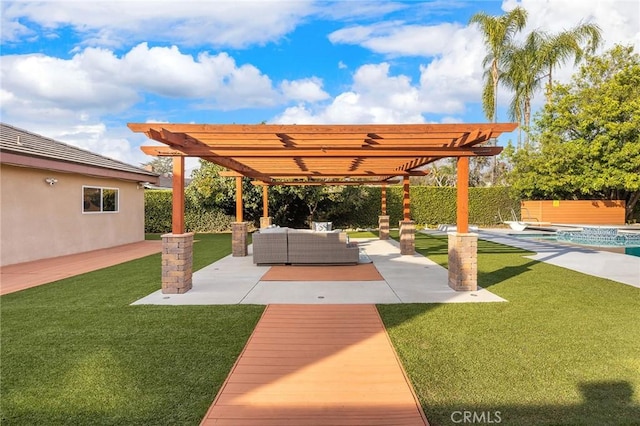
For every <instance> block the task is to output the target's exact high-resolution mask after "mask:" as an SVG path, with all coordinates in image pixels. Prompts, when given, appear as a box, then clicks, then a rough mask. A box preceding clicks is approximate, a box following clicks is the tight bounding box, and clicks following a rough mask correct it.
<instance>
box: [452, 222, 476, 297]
mask: <svg viewBox="0 0 640 426" xmlns="http://www.w3.org/2000/svg"><path fill="white" fill-rule="evenodd" d="M449 287H451V288H452V289H454V290H455V291H476V290H477V289H478V234H469V233H458V232H450V233H449Z"/></svg>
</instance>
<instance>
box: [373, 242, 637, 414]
mask: <svg viewBox="0 0 640 426" xmlns="http://www.w3.org/2000/svg"><path fill="white" fill-rule="evenodd" d="M395 236H396V237H397V233H396V235H395ZM416 249H417V250H418V251H419V252H420V253H422V254H424V255H426V256H429V257H430V258H431V259H432V260H434V261H436V262H438V263H440V264H441V265H443V266H446V263H447V240H446V236H445V237H442V238H440V237H432V236H426V235H424V234H416ZM530 254H532V253H528V252H525V251H522V250H519V249H516V248H511V247H507V246H503V245H499V244H494V243H489V242H486V241H482V240H480V241H479V243H478V268H479V272H478V282H479V285H480V286H482V287H485V288H489V289H490V290H491V291H492V292H494V293H495V294H497V295H499V296H502V297H503V298H505V299H507V300H508V301H509V302H508V303H478V304H412V305H380V306H379V307H378V308H379V310H380V313H381V315H382V317H383V320H384V322H385V324H386V325H387V328H388V330H389V334H390V336H391V339H392V341H393V342H394V345H395V346H396V349H397V351H398V353H399V355H400V357H401V359H402V360H403V363H404V366H405V368H406V370H407V373H408V375H409V377H410V378H411V380H412V382H413V384H414V387H415V390H416V393H417V395H418V397H419V399H420V401H421V403H422V405H423V408H424V410H425V412H426V414H427V417H428V419H429V420H430V422H431V423H432V424H434V425H446V424H460V422H459V420H460V419H461V418H462V417H461V416H462V414H459V413H456V414H453V413H454V412H459V411H465V410H466V411H472V412H473V411H475V412H476V413H478V415H481V413H483V412H484V413H485V414H484V415H485V420H488V419H489V417H488V414H487V413H491V415H492V416H493V420H494V423H496V420H497V417H496V414H495V412H496V411H499V412H500V414H499V417H500V420H501V421H502V424H509V425H528V424H536V425H538V424H548V425H552V424H553V425H569V424H570V425H631V424H636V425H637V424H640V290H639V289H637V288H633V287H631V286H628V285H623V284H618V283H615V282H612V281H608V280H604V279H600V278H595V277H592V276H588V275H584V274H580V273H578V272H573V271H569V270H567V269H563V268H559V267H556V266H553V265H549V264H544V263H540V262H535V261H532V260H530V259H526V258H524V257H523V256H526V255H530ZM639 273H640V271H639ZM452 414H453V419H452V417H451V416H452ZM452 420H455V421H458V423H454V421H452Z"/></svg>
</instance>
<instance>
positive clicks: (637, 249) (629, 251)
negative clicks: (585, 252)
mask: <svg viewBox="0 0 640 426" xmlns="http://www.w3.org/2000/svg"><path fill="white" fill-rule="evenodd" d="M507 235H509V236H510V237H514V238H521V239H527V240H540V241H554V242H559V243H562V244H568V245H573V246H576V247H591V248H596V249H604V250H611V249H616V250H614V251H616V252H617V253H624V254H626V255H629V256H637V257H640V246H636V245H634V246H630V247H625V246H620V245H598V244H588V243H581V244H576V243H572V242H571V241H563V240H558V237H557V236H556V235H555V234H552V233H540V234H534V233H530V234H507ZM623 250H624V251H623Z"/></svg>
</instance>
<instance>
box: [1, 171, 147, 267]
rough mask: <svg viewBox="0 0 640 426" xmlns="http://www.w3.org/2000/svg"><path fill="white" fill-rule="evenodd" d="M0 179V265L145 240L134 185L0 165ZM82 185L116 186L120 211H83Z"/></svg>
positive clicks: (138, 192) (139, 198)
mask: <svg viewBox="0 0 640 426" xmlns="http://www.w3.org/2000/svg"><path fill="white" fill-rule="evenodd" d="M51 177H52V178H55V179H57V183H55V184H54V185H49V184H48V183H46V182H45V179H46V178H51ZM0 178H1V183H0V191H1V195H0V210H1V212H2V214H1V216H0V226H1V227H0V230H1V239H2V247H1V249H2V254H1V256H0V257H1V261H2V262H1V264H2V265H10V264H13V263H20V262H26V261H30V260H35V259H43V258H47V257H52V256H62V255H65V254H73V253H80V252H85V251H89V250H96V249H100V248H106V247H113V246H117V245H121V244H128V243H132V242H136V241H142V240H144V207H142V208H141V206H144V189H138V185H137V183H135V182H127V181H123V180H117V179H100V178H96V177H91V176H83V175H78V174H72V173H57V172H51V171H47V170H40V169H30V168H25V167H15V166H8V165H4V164H3V165H2V166H1V168H0ZM83 186H92V187H108V188H117V189H118V195H119V203H118V204H119V211H118V212H97V213H83V208H82V207H83Z"/></svg>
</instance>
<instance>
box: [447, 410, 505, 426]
mask: <svg viewBox="0 0 640 426" xmlns="http://www.w3.org/2000/svg"><path fill="white" fill-rule="evenodd" d="M451 421H452V422H453V423H482V424H497V423H502V413H500V411H454V412H453V413H451Z"/></svg>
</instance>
